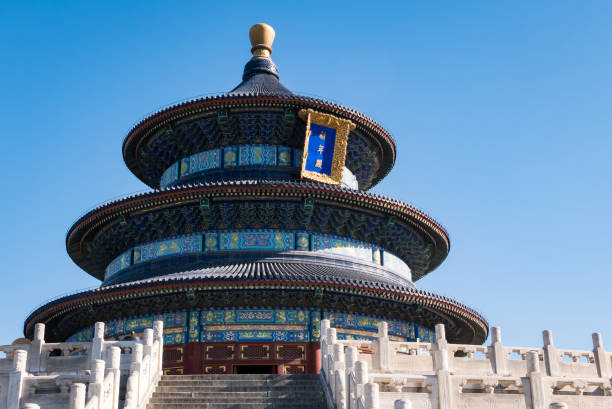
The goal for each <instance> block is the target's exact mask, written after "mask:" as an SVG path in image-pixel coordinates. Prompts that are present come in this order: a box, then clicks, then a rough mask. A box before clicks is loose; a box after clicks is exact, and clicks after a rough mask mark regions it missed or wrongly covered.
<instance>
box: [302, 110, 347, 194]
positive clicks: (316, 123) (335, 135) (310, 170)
mask: <svg viewBox="0 0 612 409" xmlns="http://www.w3.org/2000/svg"><path fill="white" fill-rule="evenodd" d="M299 116H300V118H302V119H303V120H305V121H306V138H305V141H304V157H303V159H302V178H307V179H311V180H316V181H318V182H323V183H330V184H334V185H339V184H340V182H341V181H342V169H343V168H344V161H345V158H346V144H347V140H348V136H349V132H350V131H351V130H352V129H355V125H354V124H353V123H352V122H351V121H349V120H346V119H341V118H337V117H335V116H333V115H329V114H324V113H321V112H316V111H314V110H312V109H308V110H305V109H303V110H301V111H300V112H299Z"/></svg>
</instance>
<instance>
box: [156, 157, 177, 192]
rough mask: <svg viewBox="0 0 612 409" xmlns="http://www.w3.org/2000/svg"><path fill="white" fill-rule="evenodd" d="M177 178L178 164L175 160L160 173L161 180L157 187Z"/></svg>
mask: <svg viewBox="0 0 612 409" xmlns="http://www.w3.org/2000/svg"><path fill="white" fill-rule="evenodd" d="M178 178H179V164H178V162H175V163H173V164H172V166H170V167H169V168H168V169H166V171H165V172H164V173H162V176H161V180H160V181H159V187H161V188H163V187H166V186H168V185H170V184H172V183H174V182H176V181H177V180H178Z"/></svg>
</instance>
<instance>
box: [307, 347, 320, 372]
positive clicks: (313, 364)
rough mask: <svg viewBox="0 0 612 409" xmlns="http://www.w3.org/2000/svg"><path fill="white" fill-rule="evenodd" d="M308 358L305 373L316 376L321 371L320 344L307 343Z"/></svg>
mask: <svg viewBox="0 0 612 409" xmlns="http://www.w3.org/2000/svg"><path fill="white" fill-rule="evenodd" d="M308 357H309V359H308V368H307V373H311V374H318V373H319V372H320V371H321V343H319V342H309V343H308Z"/></svg>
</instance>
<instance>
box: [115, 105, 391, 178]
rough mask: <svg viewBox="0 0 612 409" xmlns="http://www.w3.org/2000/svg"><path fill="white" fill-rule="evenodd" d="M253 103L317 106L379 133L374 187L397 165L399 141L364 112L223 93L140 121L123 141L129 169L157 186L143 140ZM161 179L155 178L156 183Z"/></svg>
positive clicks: (337, 106)
mask: <svg viewBox="0 0 612 409" xmlns="http://www.w3.org/2000/svg"><path fill="white" fill-rule="evenodd" d="M252 106H263V107H265V106H284V107H296V108H313V109H317V110H322V111H325V112H327V113H330V114H334V115H338V116H341V117H343V118H345V119H350V120H352V121H354V122H355V124H356V125H357V127H358V128H361V129H362V130H365V131H366V134H373V135H375V136H376V142H377V143H378V145H379V146H381V148H382V149H381V152H382V160H381V168H380V169H379V171H378V173H377V174H376V177H375V178H374V180H373V181H372V185H371V186H370V188H371V187H373V186H375V185H376V184H377V183H378V182H380V181H381V180H382V179H383V178H384V177H385V176H386V175H387V174H388V173H389V171H390V170H391V168H393V165H394V163H395V155H396V150H395V142H394V140H393V137H392V136H391V134H389V132H387V130H385V128H383V127H382V126H381V125H380V124H379V123H377V122H376V121H374V120H372V119H371V118H369V117H367V116H366V115H363V114H361V113H359V112H357V111H355V110H353V109H351V108H347V107H345V106H342V105H339V104H336V103H333V102H328V101H325V100H322V99H317V98H311V97H305V96H301V95H275V96H261V95H256V94H221V95H216V96H208V97H203V98H198V99H193V100H189V101H185V102H182V103H179V104H176V105H172V106H170V107H167V108H164V109H162V110H160V111H158V112H156V113H154V114H152V115H150V116H148V117H147V118H145V119H143V120H142V121H141V122H139V123H138V124H136V125H135V126H134V127H133V128H132V129H131V130H130V131H129V132H128V135H127V136H126V138H125V140H124V141H123V148H122V151H123V159H124V161H125V163H126V165H127V166H128V168H129V169H130V170H131V171H132V172H133V173H134V175H136V177H138V178H139V179H140V180H141V181H143V182H144V183H146V184H147V185H149V186H151V187H154V186H153V184H152V182H151V181H150V180H148V179H147V178H146V176H145V174H144V170H143V169H142V168H141V166H140V161H139V159H138V151H139V148H140V144H141V142H142V141H146V140H147V136H148V135H149V134H150V133H151V132H153V131H155V130H157V129H159V128H160V127H162V126H164V125H166V124H168V123H169V122H172V121H175V120H178V119H183V118H186V117H189V116H192V115H196V114H199V113H202V112H205V111H209V110H213V109H219V108H237V107H252ZM157 182H158V181H155V184H156V183H157Z"/></svg>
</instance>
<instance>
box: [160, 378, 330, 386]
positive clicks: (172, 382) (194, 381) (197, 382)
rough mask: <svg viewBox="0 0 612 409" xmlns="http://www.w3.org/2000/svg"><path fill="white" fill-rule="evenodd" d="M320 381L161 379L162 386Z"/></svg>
mask: <svg viewBox="0 0 612 409" xmlns="http://www.w3.org/2000/svg"><path fill="white" fill-rule="evenodd" d="M319 382H320V381H319V380H318V379H161V380H160V381H159V383H160V384H168V385H175V384H177V383H186V384H194V385H207V384H208V385H215V384H219V385H220V384H225V383H244V384H248V385H256V384H261V385H282V384H291V385H300V384H306V385H316V384H318V383H319Z"/></svg>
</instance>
